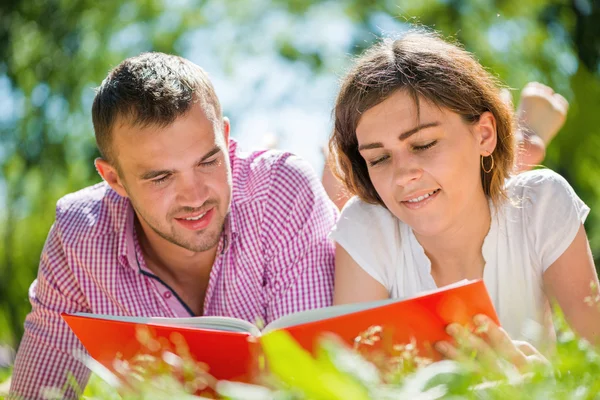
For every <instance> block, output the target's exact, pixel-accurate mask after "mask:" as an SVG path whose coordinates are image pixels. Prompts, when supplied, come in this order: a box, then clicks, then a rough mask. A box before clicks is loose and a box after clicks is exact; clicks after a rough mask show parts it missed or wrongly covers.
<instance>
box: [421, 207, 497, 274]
mask: <svg viewBox="0 0 600 400" xmlns="http://www.w3.org/2000/svg"><path fill="white" fill-rule="evenodd" d="M490 225H491V211H490V207H489V203H488V198H487V197H486V196H482V198H480V199H478V200H477V201H475V202H473V204H470V205H469V207H465V208H464V211H463V215H460V216H459V218H457V221H456V222H455V223H454V224H453V225H452V226H450V227H449V228H448V229H446V230H445V231H443V232H440V234H438V235H434V236H423V235H419V234H418V233H417V232H415V236H416V238H417V240H418V241H419V243H420V244H421V246H423V249H424V250H425V254H426V255H427V257H428V258H429V260H430V261H431V275H432V277H433V279H434V280H435V282H436V284H437V286H443V285H446V284H450V283H453V282H456V281H459V280H462V279H480V278H483V267H484V264H485V260H484V259H483V254H482V251H481V248H482V246H483V242H484V240H485V237H486V236H487V234H488V232H489V230H490Z"/></svg>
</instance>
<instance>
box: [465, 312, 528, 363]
mask: <svg viewBox="0 0 600 400" xmlns="http://www.w3.org/2000/svg"><path fill="white" fill-rule="evenodd" d="M473 321H474V322H475V325H476V326H477V327H478V329H479V330H480V332H481V333H482V334H484V335H485V336H486V337H487V339H488V342H489V344H490V346H491V347H492V349H494V351H495V352H496V354H497V355H498V356H500V357H502V358H503V359H505V360H507V361H508V362H510V363H511V364H513V365H514V366H516V367H517V368H519V369H521V368H523V367H524V366H526V365H527V357H526V356H525V354H523V352H522V351H521V350H520V349H519V348H518V347H517V345H516V344H515V343H514V342H513V341H512V339H511V338H510V336H509V335H508V333H507V332H506V331H505V330H504V329H502V328H500V327H499V326H498V325H496V323H495V322H494V321H492V320H491V319H490V318H488V317H487V316H485V315H476V316H475V318H473ZM531 347H533V346H531Z"/></svg>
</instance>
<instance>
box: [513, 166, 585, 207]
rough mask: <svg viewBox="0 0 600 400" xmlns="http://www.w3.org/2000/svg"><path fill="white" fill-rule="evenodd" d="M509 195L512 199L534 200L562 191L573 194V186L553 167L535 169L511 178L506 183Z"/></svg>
mask: <svg viewBox="0 0 600 400" xmlns="http://www.w3.org/2000/svg"><path fill="white" fill-rule="evenodd" d="M505 189H506V192H507V195H508V197H509V198H510V199H511V200H512V201H515V200H516V201H519V202H521V201H524V200H532V199H535V198H537V197H538V196H543V197H552V196H553V195H560V194H561V193H565V194H569V195H570V194H571V193H573V188H572V187H571V185H570V184H569V183H568V182H567V180H566V179H565V178H563V177H562V176H561V175H559V174H558V173H556V172H554V171H552V170H551V169H546V168H544V169H535V170H532V171H527V172H522V173H520V174H517V175H514V176H512V177H511V178H509V179H508V180H507V181H506V183H505Z"/></svg>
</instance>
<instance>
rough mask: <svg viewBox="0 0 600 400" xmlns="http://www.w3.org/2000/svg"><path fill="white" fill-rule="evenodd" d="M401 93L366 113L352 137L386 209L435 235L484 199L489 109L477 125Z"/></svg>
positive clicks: (490, 143) (492, 141)
mask: <svg viewBox="0 0 600 400" xmlns="http://www.w3.org/2000/svg"><path fill="white" fill-rule="evenodd" d="M419 104H420V117H419V118H417V105H416V104H415V101H414V100H413V98H412V97H411V96H410V95H409V94H408V93H407V92H406V91H403V90H398V91H396V92H395V93H393V94H392V95H391V96H390V97H388V98H387V99H386V100H385V101H383V102H382V103H380V104H378V105H377V106H375V107H373V108H371V109H369V110H368V111H366V112H365V113H364V114H363V116H362V117H361V119H360V121H359V123H358V126H357V129H356V136H357V139H358V145H359V151H360V154H361V155H362V157H363V158H364V160H365V162H366V163H367V167H368V171H369V176H370V178H371V182H372V183H373V186H374V187H375V190H377V193H378V194H379V196H380V197H381V199H382V200H383V202H384V204H385V205H386V206H387V208H388V209H389V210H390V211H391V212H392V213H393V214H394V215H395V216H396V217H398V218H399V219H400V220H401V221H403V222H405V223H406V224H408V225H409V226H410V227H411V228H412V229H413V230H414V231H415V232H416V233H418V234H420V235H424V236H434V235H437V234H440V233H443V232H446V231H449V230H452V229H453V227H455V226H456V224H459V225H458V226H460V225H461V224H462V223H463V222H464V221H467V220H468V219H469V218H473V217H475V216H473V215H472V214H471V213H470V211H472V210H477V209H481V207H477V206H478V205H479V206H480V205H481V202H482V201H485V202H487V200H486V197H485V194H484V191H483V188H482V185H481V177H480V156H481V155H484V156H487V155H488V154H489V153H490V152H493V151H494V148H495V145H496V123H495V119H494V117H493V115H492V114H491V113H490V112H485V113H483V114H482V115H481V117H480V119H479V121H477V122H475V123H474V124H469V123H467V122H465V121H464V120H463V119H462V117H461V116H460V115H458V114H456V113H454V112H451V111H450V110H448V109H444V108H439V107H438V106H436V105H435V104H433V103H431V102H429V101H427V100H425V99H424V98H419Z"/></svg>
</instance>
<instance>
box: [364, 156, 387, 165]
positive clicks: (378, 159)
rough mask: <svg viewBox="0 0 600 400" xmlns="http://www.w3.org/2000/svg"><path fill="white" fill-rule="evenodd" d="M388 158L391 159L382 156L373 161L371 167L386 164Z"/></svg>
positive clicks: (370, 163)
mask: <svg viewBox="0 0 600 400" xmlns="http://www.w3.org/2000/svg"><path fill="white" fill-rule="evenodd" d="M388 158H390V157H389V156H381V157H377V158H375V159H373V160H370V161H369V167H374V166H376V165H377V164H381V163H382V162H384V161H385V160H387V159H388Z"/></svg>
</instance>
